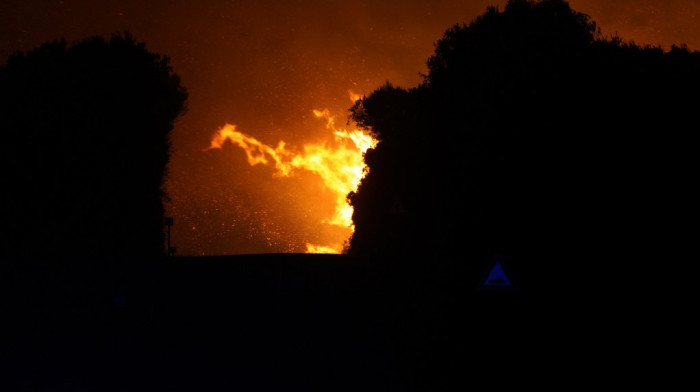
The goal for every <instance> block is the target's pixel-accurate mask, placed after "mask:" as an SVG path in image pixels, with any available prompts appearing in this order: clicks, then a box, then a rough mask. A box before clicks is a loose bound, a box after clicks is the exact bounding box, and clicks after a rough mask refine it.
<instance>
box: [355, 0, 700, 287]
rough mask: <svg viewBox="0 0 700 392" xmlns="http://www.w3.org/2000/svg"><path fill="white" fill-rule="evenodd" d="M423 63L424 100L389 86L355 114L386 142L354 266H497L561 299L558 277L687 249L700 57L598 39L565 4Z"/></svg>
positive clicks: (525, 9)
mask: <svg viewBox="0 0 700 392" xmlns="http://www.w3.org/2000/svg"><path fill="white" fill-rule="evenodd" d="M427 64H428V68H429V73H428V75H425V76H424V81H423V83H421V84H420V85H419V86H418V87H416V88H411V89H402V88H397V87H393V86H391V85H390V84H388V83H387V85H385V86H383V87H381V88H379V89H378V90H376V91H375V92H373V93H372V94H371V95H369V96H368V97H366V98H364V99H363V100H361V101H359V102H358V103H356V105H355V106H354V107H353V108H352V109H351V113H352V114H351V117H352V118H353V119H354V120H355V121H357V122H358V124H359V125H360V126H362V127H364V128H366V129H369V130H371V131H372V132H374V133H375V134H376V135H377V136H378V138H379V139H380V140H381V142H380V143H379V145H378V146H377V147H376V148H375V149H374V150H370V151H368V152H367V154H366V157H365V161H366V163H367V165H368V166H369V169H370V171H369V175H368V176H367V177H366V178H365V179H364V180H363V181H362V184H361V185H360V187H359V189H358V191H357V193H354V194H351V195H350V196H349V198H350V200H351V203H352V205H353V207H354V209H355V210H354V211H355V212H354V215H353V221H354V223H355V233H354V235H353V237H352V239H351V245H350V249H349V252H350V254H354V255H377V254H383V255H390V256H392V257H396V258H397V259H399V260H401V262H404V263H411V262H415V263H422V264H431V263H435V262H436V261H437V260H444V259H451V260H455V261H456V262H459V263H462V262H463V261H464V260H469V259H470V258H469V257H470V256H474V257H476V256H478V257H480V258H482V259H483V258H487V257H490V256H488V255H491V254H493V252H499V253H501V254H504V257H506V260H507V261H508V260H510V262H511V267H512V268H511V269H513V270H514V271H513V272H514V275H516V276H517V275H520V276H521V277H524V279H525V280H528V279H530V278H533V279H538V278H536V277H537V276H540V277H542V278H541V279H545V278H544V277H547V279H549V280H550V282H549V283H553V284H558V282H556V279H554V278H553V276H552V273H551V272H550V270H551V269H552V267H553V266H556V265H560V266H561V265H566V268H567V269H569V272H571V271H572V270H571V268H573V269H574V270H575V269H576V268H578V267H581V266H584V265H586V266H590V265H592V264H593V265H595V264H603V262H606V263H607V262H610V261H611V260H615V263H616V264H620V263H622V264H625V265H627V266H630V265H632V264H634V263H639V262H640V260H639V259H634V258H633V257H631V256H630V254H632V253H635V254H638V253H644V252H646V251H651V250H657V251H660V250H661V249H662V248H668V247H673V246H674V245H677V244H679V243H683V242H684V241H686V240H689V234H688V232H687V231H686V230H683V229H680V228H679V227H678V225H677V224H676V223H677V221H676V219H677V217H678V216H682V215H684V214H685V215H687V214H688V213H689V206H690V205H691V202H690V201H691V200H692V197H691V196H690V195H691V194H692V192H691V191H690V189H691V185H690V183H689V179H690V178H691V177H692V174H691V171H690V168H691V167H693V164H692V162H691V160H693V159H692V158H691V157H692V156H693V155H694V154H693V152H692V147H691V145H692V143H691V140H692V139H691V136H692V135H691V134H692V131H691V128H689V127H688V126H687V125H685V124H686V123H687V122H692V113H693V111H694V109H693V108H694V107H696V106H697V105H698V96H697V93H696V92H697V91H699V90H698V88H699V87H700V72H698V71H700V53H698V52H690V51H689V50H687V49H686V48H685V47H676V46H674V47H673V48H672V49H671V50H670V51H668V52H664V51H663V50H662V49H661V48H658V47H649V46H640V45H637V44H634V43H632V42H624V41H623V40H622V39H620V38H618V37H603V36H601V34H600V33H599V31H598V29H597V27H596V24H595V22H593V21H591V20H590V18H589V17H588V16H586V15H583V14H581V13H578V12H576V11H574V10H572V9H571V8H570V6H569V4H568V3H567V2H565V1H561V0H544V1H541V2H533V1H524V0H511V1H509V2H508V3H507V5H506V7H505V9H504V10H503V11H499V10H498V9H497V8H493V7H492V8H489V9H488V10H487V11H486V12H485V13H484V14H483V15H481V16H479V17H478V18H476V19H475V20H474V21H472V22H471V23H470V24H468V25H456V26H454V27H452V28H450V29H448V30H447V31H446V32H445V34H444V37H443V38H442V39H441V40H439V41H438V42H437V44H436V48H435V53H434V54H433V55H432V56H431V57H430V59H429V60H428V63H427ZM693 92H695V93H693ZM618 256H619V257H620V258H619V259H616V257H618ZM519 263H521V264H522V265H518V264H519ZM557 263H559V264H557ZM513 264H515V265H513ZM598 267H600V265H598ZM586 268H588V267H586ZM554 269H556V268H554ZM597 271H598V273H599V275H601V277H602V275H605V274H606V272H605V271H606V269H605V268H601V269H598V270H597ZM613 275H614V274H613ZM609 278H612V277H609ZM604 279H607V278H604ZM527 283H528V282H526V284H525V285H524V286H527ZM530 283H531V282H530Z"/></svg>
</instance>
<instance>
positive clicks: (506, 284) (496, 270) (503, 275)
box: [479, 254, 515, 290]
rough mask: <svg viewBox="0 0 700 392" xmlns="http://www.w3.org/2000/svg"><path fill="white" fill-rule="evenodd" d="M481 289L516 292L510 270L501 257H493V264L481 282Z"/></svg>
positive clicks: (497, 255)
mask: <svg viewBox="0 0 700 392" xmlns="http://www.w3.org/2000/svg"><path fill="white" fill-rule="evenodd" d="M479 289H484V290H514V289H515V282H514V281H513V277H512V276H511V275H510V272H509V271H508V268H507V267H506V266H505V264H504V263H503V258H502V257H501V255H499V254H496V255H494V256H493V260H492V261H491V264H490V265H489V267H488V268H487V269H486V273H485V274H484V277H483V278H481V281H480V282H479Z"/></svg>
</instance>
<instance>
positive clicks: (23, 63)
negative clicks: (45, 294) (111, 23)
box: [0, 33, 187, 263]
mask: <svg viewBox="0 0 700 392" xmlns="http://www.w3.org/2000/svg"><path fill="white" fill-rule="evenodd" d="M186 99H187V92H186V91H185V89H184V88H183V87H182V86H180V79H179V77H178V76H177V75H175V74H174V73H173V72H172V69H171V67H170V65H169V59H168V58H167V57H163V56H161V55H159V54H155V53H151V52H149V51H148V50H147V49H146V47H145V44H144V43H138V42H136V41H135V40H134V39H133V38H132V37H131V36H130V35H129V34H128V33H125V34H123V35H115V36H113V37H111V38H110V39H109V40H105V39H103V38H100V37H94V38H90V39H88V40H85V41H82V42H79V43H75V44H72V45H68V44H67V43H66V41H65V40H61V41H54V42H50V43H45V44H43V45H42V46H41V47H39V48H37V49H35V50H32V51H30V52H28V53H17V54H16V55H14V56H12V57H11V58H10V59H9V60H8V61H7V63H6V65H4V66H2V67H0V118H1V120H0V121H1V122H0V124H1V125H0V127H1V128H0V139H1V140H2V153H1V154H0V160H1V162H2V164H1V165H0V167H1V169H0V170H1V171H2V181H3V191H2V206H1V207H0V216H2V226H3V227H2V239H1V240H0V241H2V242H1V244H2V245H1V249H0V254H2V255H3V257H2V258H3V259H5V260H11V259H12V260H22V259H24V260H33V261H43V262H46V263H60V262H88V263H90V262H95V261H98V260H102V261H105V260H113V261H127V260H136V259H138V260H144V259H147V258H152V257H156V256H158V255H161V254H163V253H164V252H163V227H162V221H163V204H162V201H163V197H164V194H163V190H162V186H163V181H164V175H165V172H166V167H167V163H168V159H169V153H170V132H171V130H172V128H173V121H174V120H175V118H177V117H178V116H179V115H181V114H182V113H183V112H184V110H185V101H186Z"/></svg>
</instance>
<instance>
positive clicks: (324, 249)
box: [306, 244, 343, 253]
mask: <svg viewBox="0 0 700 392" xmlns="http://www.w3.org/2000/svg"><path fill="white" fill-rule="evenodd" d="M342 251H343V247H342V245H335V246H322V245H313V244H306V253H341V252H342Z"/></svg>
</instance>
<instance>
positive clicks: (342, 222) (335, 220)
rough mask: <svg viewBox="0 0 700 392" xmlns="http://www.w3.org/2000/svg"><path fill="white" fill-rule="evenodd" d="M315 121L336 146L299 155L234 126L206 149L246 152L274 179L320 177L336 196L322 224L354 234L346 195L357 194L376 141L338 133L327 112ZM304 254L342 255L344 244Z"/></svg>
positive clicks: (312, 147)
mask: <svg viewBox="0 0 700 392" xmlns="http://www.w3.org/2000/svg"><path fill="white" fill-rule="evenodd" d="M313 114H314V116H315V117H316V118H318V119H323V120H325V122H326V128H327V129H329V130H330V131H332V132H333V136H334V138H335V143H334V144H333V145H329V144H328V143H318V144H306V145H304V146H303V148H302V149H301V151H298V150H295V149H290V148H287V145H286V144H285V142H284V141H280V142H279V143H278V144H277V146H276V147H272V146H269V145H267V144H264V143H262V142H260V141H259V140H257V139H255V138H254V137H252V136H249V135H246V134H244V133H242V132H239V131H237V130H236V126H235V125H232V124H226V125H225V126H223V127H222V128H220V129H219V130H218V132H217V133H216V135H214V137H213V138H212V140H211V144H210V145H209V148H208V150H209V149H214V148H221V147H222V146H223V144H224V143H225V142H226V141H227V140H228V141H230V142H231V143H233V144H235V145H237V146H238V147H240V148H242V149H243V150H244V151H245V154H246V157H247V159H248V163H249V164H250V165H251V166H254V165H258V164H263V165H274V167H275V169H276V172H275V173H274V175H275V176H278V177H287V176H291V175H293V174H294V171H295V170H307V171H310V172H312V173H315V174H317V175H318V176H320V177H321V180H322V183H323V185H324V186H325V187H327V188H328V189H330V190H331V191H332V192H333V194H334V195H335V211H334V213H333V215H332V216H330V217H328V218H326V219H324V220H323V223H327V224H330V225H336V226H341V227H346V228H349V229H350V230H353V224H352V212H353V210H352V207H351V206H350V205H349V204H347V200H346V196H347V194H348V193H350V192H352V191H356V190H357V186H358V185H359V184H360V181H361V180H362V178H363V177H364V176H365V174H366V173H367V170H368V169H367V167H366V166H365V163H364V160H363V155H364V153H365V151H367V150H368V149H370V148H372V147H374V146H375V145H376V144H377V141H376V140H375V139H374V138H373V137H372V136H371V135H369V134H367V133H365V132H363V131H361V130H358V129H341V128H338V127H337V126H336V124H335V119H334V118H333V116H332V115H331V114H330V112H329V111H328V109H324V110H314V111H313ZM306 248H307V250H306V251H307V253H341V252H342V249H343V244H334V245H330V246H322V245H314V244H306Z"/></svg>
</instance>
